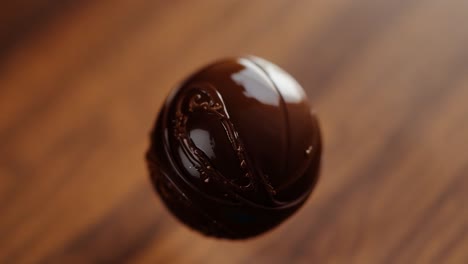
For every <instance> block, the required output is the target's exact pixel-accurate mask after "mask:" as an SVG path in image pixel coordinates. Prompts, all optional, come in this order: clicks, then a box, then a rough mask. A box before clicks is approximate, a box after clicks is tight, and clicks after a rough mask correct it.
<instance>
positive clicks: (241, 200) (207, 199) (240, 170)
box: [147, 57, 321, 239]
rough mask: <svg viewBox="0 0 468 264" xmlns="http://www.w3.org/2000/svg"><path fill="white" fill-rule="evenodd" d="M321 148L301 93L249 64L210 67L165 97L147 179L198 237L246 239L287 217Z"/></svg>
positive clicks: (271, 71)
mask: <svg viewBox="0 0 468 264" xmlns="http://www.w3.org/2000/svg"><path fill="white" fill-rule="evenodd" d="M320 155H321V139H320V131H319V127H318V122H317V119H316V117H315V116H314V115H313V114H312V112H311V108H310V105H309V103H308V102H307V98H306V95H305V93H304V91H303V89H302V88H301V87H300V85H299V84H298V83H297V82H296V81H295V80H294V79H293V78H292V77H291V76H290V75H288V74H287V73H285V72H284V71H283V70H281V69H280V68H279V67H277V66H276V65H274V64H272V63H270V62H268V61H265V60H263V59H260V58H257V57H244V58H232V59H225V60H222V61H218V62H216V63H214V64H212V65H209V66H207V67H205V68H203V69H202V70H200V71H198V72H197V73H195V74H194V75H192V76H191V77H189V78H188V79H187V80H186V81H185V82H184V83H183V84H182V85H181V86H180V87H179V88H178V89H175V90H173V92H172V94H171V95H169V97H168V98H167V100H166V103H165V105H164V106H163V108H162V110H161V112H160V114H159V117H158V120H157V122H156V126H155V128H154V130H153V132H152V134H151V146H150V149H149V151H148V153H147V160H148V164H149V168H150V172H151V178H152V180H153V183H154V185H155V188H156V190H157V191H158V193H159V194H160V196H161V198H162V199H163V201H164V203H165V204H166V206H167V207H168V208H169V210H170V211H171V212H172V213H173V214H174V215H175V216H176V217H178V218H179V219H180V220H181V221H182V222H184V223H186V224H187V225H189V226H191V227H192V228H194V229H196V230H199V231H201V232H202V233H204V234H206V235H211V236H217V237H224V238H233V239H235V238H247V237H251V236H255V235H257V234H260V233H263V232H265V231H267V230H269V229H271V228H273V227H274V226H276V225H278V224H279V223H281V222H282V221H283V220H285V219H286V218H287V217H288V216H290V215H291V214H292V213H294V212H295V211H296V210H297V209H298V208H299V207H300V206H301V205H302V204H303V203H304V202H305V200H306V199H307V197H308V196H309V194H310V193H311V191H312V189H313V187H314V186H315V184H316V182H317V179H318V171H319V164H320Z"/></svg>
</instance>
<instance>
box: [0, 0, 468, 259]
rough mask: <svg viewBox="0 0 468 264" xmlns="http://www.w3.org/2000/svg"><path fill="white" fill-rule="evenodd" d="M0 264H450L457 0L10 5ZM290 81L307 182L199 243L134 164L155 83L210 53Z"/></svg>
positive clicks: (0, 157)
mask: <svg viewBox="0 0 468 264" xmlns="http://www.w3.org/2000/svg"><path fill="white" fill-rule="evenodd" d="M10 2H13V3H10V4H4V5H3V6H4V7H3V8H2V10H1V11H0V13H1V15H0V215H1V217H0V263H468V206H467V204H466V203H467V201H468V155H467V149H468V104H467V98H468V28H467V27H466V26H467V25H468V16H467V10H468V1H464V0H447V1H439V0H425V1H424V0H394V1H386V0H357V1H341V0H326V1H325V0H323V1H288V0H282V1H276V0H275V1H249V2H247V1H162V0H159V1H154V0H152V1H150V0H135V1H124V0H116V1H57V0H40V1H33V2H34V3H32V2H30V1H16V2H15V1H10ZM237 54H255V55H258V56H261V57H264V58H267V59H269V60H271V61H273V62H275V63H277V64H278V65H280V66H282V67H283V68H284V69H286V70H287V71H289V72H290V73H291V74H292V75H293V76H295V77H296V78H297V79H298V81H299V82H300V83H301V84H302V85H303V86H304V88H305V89H306V92H307V94H308V95H309V96H310V98H311V101H312V102H313V104H314V106H315V108H316V110H317V112H318V114H319V117H320V120H321V125H322V129H323V134H324V141H325V142H324V145H325V152H324V158H323V170H322V178H321V181H320V183H319V185H318V187H317V189H316V191H315V192H314V194H313V196H312V198H311V199H310V200H309V201H308V202H307V203H306V205H305V206H304V207H303V209H301V210H300V211H299V212H298V213H297V214H296V215H294V216H293V217H292V218H291V219H290V220H288V221H287V222H286V223H284V224H283V225H281V226H280V227H279V228H277V229H276V230H274V231H273V232H270V233H268V234H266V235H263V236H261V237H258V238H255V239H252V240H248V241H245V242H231V241H223V240H215V239H210V238H205V237H203V236H201V235H199V234H197V233H194V232H193V231H191V230H189V229H187V228H186V227H184V226H183V225H181V224H179V223H178V222H177V221H176V220H175V219H174V218H173V217H172V216H171V215H170V214H169V213H168V212H167V211H166V210H165V209H164V207H163V205H162V204H161V202H160V200H159V199H158V198H157V196H156V195H155V194H154V192H153V190H152V187H151V184H150V181H149V178H148V172H147V170H146V165H145V162H144V152H145V151H146V148H147V146H148V143H149V142H148V135H149V131H150V129H151V127H152V125H153V122H154V119H155V117H156V113H157V112H158V110H159V107H160V106H161V104H162V102H163V100H164V98H165V96H166V94H167V93H168V91H169V90H170V89H171V88H172V87H174V86H175V85H177V83H178V82H179V81H181V79H182V78H184V76H186V75H187V74H189V73H190V72H192V71H193V70H195V69H197V68H198V67H200V66H201V65H203V64H205V63H207V62H210V61H212V60H214V59H218V58H220V57H226V56H231V55H237Z"/></svg>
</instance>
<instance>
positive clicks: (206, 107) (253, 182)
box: [173, 83, 279, 204]
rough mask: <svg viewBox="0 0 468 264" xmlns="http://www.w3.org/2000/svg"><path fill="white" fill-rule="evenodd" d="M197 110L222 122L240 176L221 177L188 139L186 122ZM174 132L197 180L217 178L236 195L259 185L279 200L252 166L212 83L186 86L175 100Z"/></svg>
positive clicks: (226, 189)
mask: <svg viewBox="0 0 468 264" xmlns="http://www.w3.org/2000/svg"><path fill="white" fill-rule="evenodd" d="M200 111H201V112H204V113H207V114H212V115H215V116H216V117H217V119H218V120H219V121H220V123H221V124H222V126H223V128H224V131H225V133H226V136H227V138H228V139H229V142H230V143H231V147H232V149H233V151H234V152H235V153H236V156H237V162H238V165H239V167H240V168H241V171H242V174H241V175H240V176H239V177H237V178H235V179H228V178H226V177H225V176H223V175H222V174H221V173H220V172H219V171H217V170H216V168H215V167H214V166H213V164H212V162H211V161H210V158H209V157H207V155H206V154H205V153H204V152H203V151H202V150H200V149H199V148H198V147H197V146H196V145H195V144H194V142H193V141H192V139H191V138H190V136H189V134H188V131H187V122H188V120H189V118H190V114H192V113H195V112H200ZM173 132H174V136H175V137H176V139H177V141H178V142H179V144H180V146H181V147H182V150H183V151H184V153H185V154H186V156H187V157H188V158H189V160H190V161H191V162H192V164H194V167H195V168H196V170H197V171H198V172H199V173H200V176H201V177H200V178H201V179H200V180H202V181H205V182H208V181H212V180H213V181H216V182H217V183H218V184H220V185H221V186H222V187H223V188H224V189H225V191H226V192H229V193H232V194H234V196H236V197H238V198H240V197H239V195H237V194H239V193H245V192H250V191H255V190H257V189H258V188H262V189H264V191H266V192H267V193H268V196H269V198H270V200H271V201H272V202H273V203H275V204H278V203H279V202H276V201H275V200H274V198H273V196H274V195H275V194H276V191H275V190H274V188H273V187H272V186H271V184H270V183H269V182H268V179H267V178H266V177H264V176H263V175H262V174H261V173H258V172H257V171H255V170H254V169H253V168H254V166H253V165H252V161H251V159H249V157H248V155H247V153H246V151H245V147H244V144H243V143H242V140H241V138H240V135H239V133H238V132H237V130H236V128H235V126H234V124H233V123H232V122H231V120H230V117H229V113H228V111H227V110H226V105H225V104H224V101H223V99H222V96H221V95H220V94H219V93H218V91H217V90H216V89H215V88H214V87H213V86H212V85H210V84H208V83H198V84H195V85H192V86H190V87H188V88H187V90H185V91H184V94H183V95H182V96H181V98H179V100H177V103H176V118H175V124H174V130H173Z"/></svg>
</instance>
